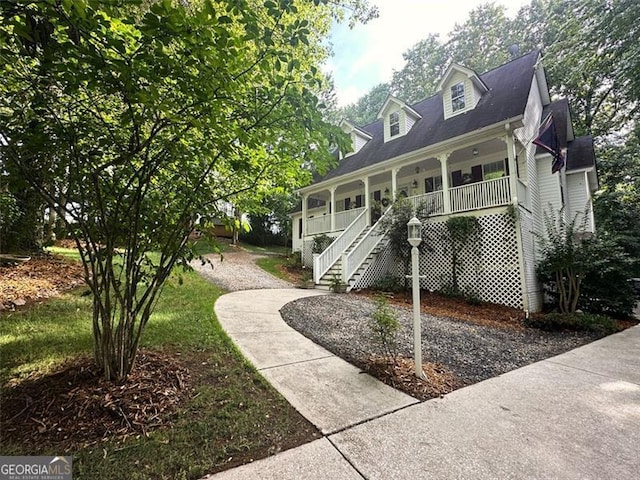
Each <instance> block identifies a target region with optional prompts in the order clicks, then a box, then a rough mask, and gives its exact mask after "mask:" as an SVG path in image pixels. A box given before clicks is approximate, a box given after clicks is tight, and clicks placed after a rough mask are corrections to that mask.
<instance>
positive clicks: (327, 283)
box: [316, 227, 382, 291]
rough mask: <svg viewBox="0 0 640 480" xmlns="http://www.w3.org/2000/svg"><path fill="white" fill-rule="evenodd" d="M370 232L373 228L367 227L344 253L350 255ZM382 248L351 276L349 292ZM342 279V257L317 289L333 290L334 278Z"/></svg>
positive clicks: (323, 277)
mask: <svg viewBox="0 0 640 480" xmlns="http://www.w3.org/2000/svg"><path fill="white" fill-rule="evenodd" d="M369 230H371V227H367V228H365V229H364V230H363V231H362V233H360V235H358V237H356V239H355V240H354V241H353V242H352V243H351V245H350V246H349V248H347V249H346V250H345V251H344V254H347V253H349V252H350V251H351V250H352V249H353V248H354V247H355V246H356V245H357V244H358V242H360V240H361V239H362V238H363V237H364V236H365V235H367V233H368V232H369ZM381 248H382V247H381V246H379V247H378V248H376V249H375V250H374V251H373V252H371V254H370V255H369V256H368V257H367V258H366V259H365V261H364V262H362V264H361V265H360V267H359V268H358V270H357V271H356V272H355V273H354V274H353V275H352V276H351V278H350V279H349V282H348V285H349V286H348V288H347V291H349V290H351V289H352V288H353V285H355V283H356V282H357V281H358V279H359V278H360V275H362V274H363V273H364V272H365V271H366V270H367V268H368V267H369V265H371V262H372V261H373V260H374V259H375V257H376V255H377V254H378V252H379V251H380V249H381ZM336 277H337V278H339V279H341V278H342V255H341V256H340V257H338V260H336V262H335V263H334V264H333V265H332V266H331V268H330V269H329V270H328V271H327V273H325V274H324V275H323V276H322V278H321V279H320V282H319V283H317V284H316V288H317V289H318V290H331V284H332V282H333V280H334V278H336Z"/></svg>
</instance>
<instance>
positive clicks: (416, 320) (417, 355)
mask: <svg viewBox="0 0 640 480" xmlns="http://www.w3.org/2000/svg"><path fill="white" fill-rule="evenodd" d="M407 241H408V242H409V245H411V280H412V284H411V285H412V286H411V289H412V290H413V361H414V364H415V375H416V377H418V378H421V379H423V380H427V376H426V375H425V373H424V371H423V370H422V326H421V320H420V272H419V269H420V266H419V262H420V258H419V257H420V253H419V251H418V246H419V245H420V244H421V243H422V223H421V222H420V220H418V219H417V218H416V217H413V218H412V219H411V220H409V223H407Z"/></svg>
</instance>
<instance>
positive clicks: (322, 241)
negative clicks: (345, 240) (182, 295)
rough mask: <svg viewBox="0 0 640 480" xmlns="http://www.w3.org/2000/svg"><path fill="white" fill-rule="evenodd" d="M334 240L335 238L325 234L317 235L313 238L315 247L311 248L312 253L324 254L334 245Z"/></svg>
mask: <svg viewBox="0 0 640 480" xmlns="http://www.w3.org/2000/svg"><path fill="white" fill-rule="evenodd" d="M333 240H334V238H333V237H330V236H329V235H327V234H324V233H323V234H322V235H316V236H315V237H313V246H312V247H311V251H312V252H313V253H322V252H324V251H325V250H326V249H327V247H328V246H329V245H331V244H332V243H333Z"/></svg>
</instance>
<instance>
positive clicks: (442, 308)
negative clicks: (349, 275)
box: [354, 290, 525, 331]
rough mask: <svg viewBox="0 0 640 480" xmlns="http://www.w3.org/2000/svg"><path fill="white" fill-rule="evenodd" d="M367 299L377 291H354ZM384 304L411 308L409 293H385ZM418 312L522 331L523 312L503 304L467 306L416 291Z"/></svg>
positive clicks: (459, 302)
mask: <svg viewBox="0 0 640 480" xmlns="http://www.w3.org/2000/svg"><path fill="white" fill-rule="evenodd" d="M354 293H357V294H360V295H365V296H367V297H371V298H374V297H377V296H379V295H380V292H374V291H371V290H361V291H359V292H354ZM384 296H385V298H387V301H388V302H389V303H391V304H394V305H399V306H401V307H406V308H412V306H413V299H412V293H411V291H407V292H397V293H385V294H384ZM420 310H421V311H422V313H428V314H430V315H434V316H436V317H443V318H451V319H453V320H461V321H464V322H468V323H473V324H475V325H483V326H486V327H493V328H499V329H503V330H516V331H523V330H524V329H525V326H524V323H523V322H524V312H523V311H522V310H518V309H515V308H511V307H507V306H505V305H497V304H495V303H480V304H478V305H471V304H469V303H468V302H467V301H466V300H465V299H464V298H460V297H448V296H445V295H441V294H439V293H437V292H425V291H421V292H420Z"/></svg>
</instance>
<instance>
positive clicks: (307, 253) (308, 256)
mask: <svg viewBox="0 0 640 480" xmlns="http://www.w3.org/2000/svg"><path fill="white" fill-rule="evenodd" d="M302 265H304V266H305V267H308V268H313V240H305V241H304V242H303V244H302Z"/></svg>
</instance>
